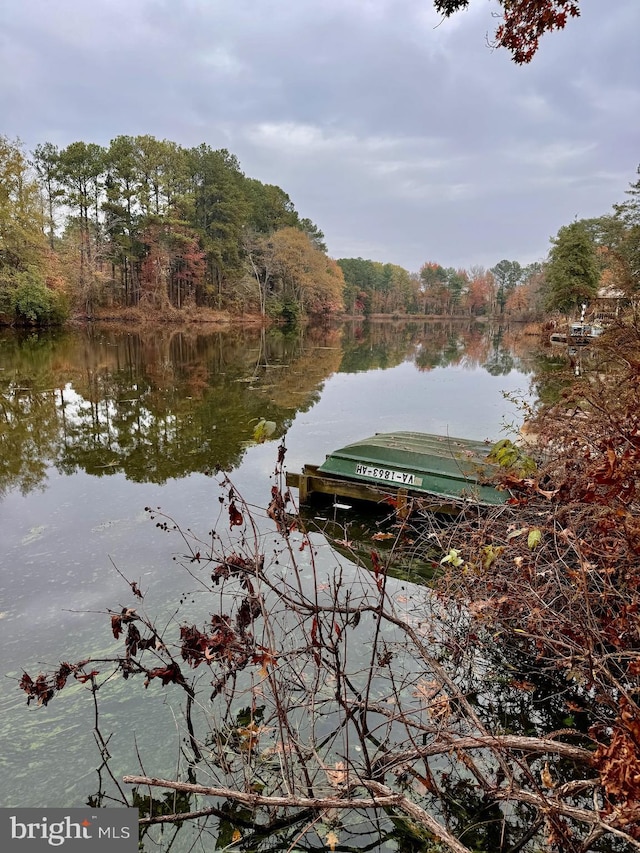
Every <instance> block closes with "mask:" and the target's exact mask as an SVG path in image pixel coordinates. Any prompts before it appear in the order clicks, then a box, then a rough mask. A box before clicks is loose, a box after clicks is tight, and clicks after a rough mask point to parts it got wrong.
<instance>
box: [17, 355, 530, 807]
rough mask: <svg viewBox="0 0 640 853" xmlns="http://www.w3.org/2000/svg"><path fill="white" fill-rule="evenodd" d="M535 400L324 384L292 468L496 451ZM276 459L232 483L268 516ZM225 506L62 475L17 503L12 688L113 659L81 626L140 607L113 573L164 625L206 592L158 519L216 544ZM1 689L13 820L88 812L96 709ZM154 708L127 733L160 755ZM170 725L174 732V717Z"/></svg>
mask: <svg viewBox="0 0 640 853" xmlns="http://www.w3.org/2000/svg"><path fill="white" fill-rule="evenodd" d="M527 387H528V379H527V377H526V376H525V375H524V374H522V373H520V372H517V371H512V372H511V373H508V374H506V375H499V376H493V375H491V374H489V373H488V372H487V371H486V370H484V369H479V368H475V369H473V370H464V369H463V368H460V367H447V368H436V369H433V370H431V371H419V370H418V369H417V368H416V366H415V365H414V364H413V363H412V362H409V361H406V362H403V363H401V364H400V365H398V366H396V367H393V368H391V369H388V370H371V371H368V372H367V371H362V372H359V373H336V374H333V375H332V376H331V377H329V378H328V379H327V380H326V381H325V382H324V385H323V388H322V391H321V394H320V399H319V402H317V403H316V404H315V405H313V406H312V407H311V408H310V409H309V410H308V411H307V412H301V413H299V414H298V415H297V416H296V417H295V418H294V420H293V423H292V426H291V428H290V430H289V433H288V435H287V439H286V443H287V446H288V453H287V464H288V467H289V469H290V470H298V469H299V468H300V467H301V466H302V464H304V463H305V462H315V463H320V462H322V461H323V459H324V457H325V455H326V454H327V453H329V452H330V451H331V450H332V449H334V448H335V447H338V446H341V445H343V444H346V443H348V442H350V441H355V440H357V439H360V438H363V437H365V436H367V435H370V434H373V433H374V432H388V431H393V430H417V431H423V432H433V433H441V434H449V435H452V436H458V437H463V438H479V439H484V438H490V439H493V440H496V439H498V438H500V437H501V436H502V434H503V433H502V428H503V426H504V422H505V421H506V422H508V423H509V422H513V421H519V420H520V417H519V414H518V412H517V411H516V410H515V408H514V406H513V405H512V404H510V403H508V402H507V401H505V399H504V397H503V392H509V393H516V394H517V393H518V392H525V391H526V389H527ZM64 393H65V399H66V401H67V403H68V406H67V416H68V417H69V418H70V419H71V418H72V419H73V420H74V421H77V420H78V419H79V409H80V408H81V407H82V406H83V402H82V400H81V398H79V397H78V395H77V394H75V393H73V392H72V391H71V390H70V389H66V390H65V392H64ZM275 456H276V444H275V443H273V442H272V443H268V444H264V445H261V446H256V447H252V448H250V449H249V450H248V451H247V453H246V454H245V456H244V458H243V461H242V464H241V466H240V468H239V469H237V470H236V471H235V472H233V473H232V475H231V477H232V480H233V481H234V483H235V484H236V486H237V488H238V490H239V491H240V492H241V494H242V495H243V496H244V498H245V499H246V500H247V501H249V502H251V503H255V504H257V505H259V506H265V505H266V503H267V502H268V500H269V490H270V486H271V482H270V480H269V475H270V473H271V472H272V471H273V467H274V464H275ZM217 497H218V489H217V486H216V482H215V480H213V479H211V478H208V477H206V476H204V475H201V474H193V475H191V476H188V477H185V478H182V479H173V480H169V481H168V482H167V483H165V484H164V485H162V486H159V485H155V484H152V483H134V482H131V481H128V480H127V479H126V478H125V477H124V475H122V474H119V473H118V474H113V475H108V476H102V477H93V476H89V475H87V474H86V473H83V472H79V473H76V474H74V475H73V476H65V475H61V474H59V473H58V472H57V471H56V470H55V469H53V470H50V471H49V476H48V479H47V482H46V484H45V486H44V489H43V490H42V491H33V492H31V493H29V494H28V495H26V496H22V495H20V494H19V493H17V492H12V493H9V494H7V495H5V497H4V498H3V499H2V501H1V502H0V521H1V523H2V527H3V547H2V574H1V575H0V598H1V601H0V611H1V613H2V618H0V642H1V644H2V650H3V656H2V674H3V675H6V674H7V673H12V674H14V675H15V674H17V673H19V671H20V669H21V667H22V666H24V667H25V668H28V669H29V670H32V671H37V670H38V667H39V665H40V662H43V666H44V667H45V668H52V667H55V666H56V665H57V664H58V662H59V661H61V660H74V659H78V658H79V657H81V656H82V655H83V654H85V653H86V652H87V651H88V650H89V649H91V650H94V649H96V648H97V649H104V650H107V649H108V648H109V647H111V646H112V645H113V640H112V638H110V632H109V625H108V620H107V619H106V618H105V617H104V616H101V615H99V613H98V614H91V613H89V614H87V613H73V612H70V611H99V612H101V613H104V612H105V610H106V608H108V607H111V608H119V607H120V606H124V605H126V606H129V605H131V604H132V603H133V604H135V602H132V596H131V594H130V591H129V590H128V588H127V586H126V584H125V583H124V581H123V580H122V579H121V578H120V577H119V576H118V575H117V573H116V571H115V570H114V568H113V565H112V562H111V561H113V563H115V565H117V566H118V568H119V569H120V570H121V571H122V572H123V573H124V574H125V575H126V576H127V577H128V578H129V579H131V580H136V581H137V582H138V583H139V584H140V586H141V587H142V588H143V589H148V590H150V595H149V601H148V606H149V608H150V610H151V611H152V612H154V611H156V610H166V608H167V607H168V605H169V603H170V602H172V601H175V599H176V597H177V596H179V595H180V594H181V593H182V592H183V591H185V590H189V589H193V588H194V586H195V584H194V582H193V581H192V580H191V579H189V578H188V577H187V576H186V575H185V574H184V573H182V572H181V571H180V570H179V568H178V567H177V565H176V563H175V562H173V561H172V556H173V554H174V553H181V552H182V549H181V548H180V544H179V541H178V540H177V539H176V538H175V537H168V536H167V535H166V534H163V533H161V532H159V531H158V530H157V529H156V527H155V525H154V523H153V522H152V521H151V520H150V519H149V518H148V517H147V514H146V513H145V512H144V507H145V506H147V505H150V506H152V507H156V506H161V507H162V508H163V509H164V510H165V511H166V512H168V513H169V514H171V515H174V516H175V518H176V519H177V520H178V521H180V522H181V523H182V524H184V525H185V526H191V527H193V529H194V530H195V531H196V532H199V533H200V534H202V535H206V533H207V531H208V530H209V529H210V528H211V526H212V525H213V524H214V523H215V519H216V516H217V514H218V512H219V503H218V500H217ZM223 524H225V526H226V521H225V520H223ZM202 602H203V603H204V599H202ZM0 684H1V687H0V712H1V715H2V723H0V734H1V738H2V741H3V744H4V747H5V748H4V750H3V751H4V759H3V762H4V766H3V772H2V780H3V781H2V782H0V806H18V805H20V806H28V805H34V806H37V805H56V806H65V805H68V806H71V805H81V804H82V802H84V797H85V796H86V794H87V793H89V792H90V791H91V786H92V785H93V784H94V778H93V776H92V770H91V768H93V767H94V766H95V765H96V752H95V748H94V745H93V737H92V734H91V709H90V707H89V703H88V701H86V697H84V694H83V692H82V690H81V689H80V688H78V687H74V688H73V690H72V691H69V692H68V694H65V692H63V693H62V694H61V695H60V697H58V698H57V699H56V700H54V702H53V703H52V705H51V706H50V707H49V708H44V709H35V710H34V709H29V711H27V708H26V704H25V702H24V698H23V694H22V693H21V692H20V691H19V690H18V689H17V687H16V684H15V682H14V681H12V680H9V679H7V678H3V679H2V681H0ZM152 695H153V691H152V690H151V688H150V690H149V691H144V690H143V689H142V687H141V685H134V686H133V690H131V692H130V693H127V692H125V691H123V692H122V695H121V701H122V702H123V703H124V705H122V708H124V707H126V709H127V710H126V716H127V719H126V723H125V729H126V730H127V731H128V730H133V729H136V728H137V730H138V732H139V736H140V737H141V738H142V739H143V740H144V739H145V738H149V737H151V742H150V743H151V744H152V742H153V737H152V735H150V732H151V731H152V729H153V726H150V725H149V721H148V719H149V718H148V714H149V708H150V705H151V704H152ZM81 699H84V701H80V700H81ZM155 704H157V703H155ZM112 710H114V709H113V708H112ZM70 711H71V713H70V714H69V712H70ZM119 713H121V710H120V712H119ZM154 713H156V712H155V711H154ZM158 713H159V714H160V716H161V717H162V719H164V720H165V722H164V724H163V725H167V726H169V727H170V725H171V723H170V720H169V721H167V719H166V715H167V709H166V707H165V708H164V709H163V710H160V708H159V709H158ZM163 715H164V716H163ZM169 716H170V715H169ZM136 720H137V722H136ZM148 745H149V744H148ZM25 756H27V758H25ZM79 767H81V768H82V769H81V770H79V769H78V768H79ZM122 769H123V772H124V771H127V770H129V771H130V770H133V771H134V772H135V770H136V769H137V768H136V767H133V768H132V767H131V766H123V768H122ZM167 772H169V771H167ZM78 777H79V778H78ZM54 779H57V780H58V781H57V782H56V783H55V786H54V787H55V789H56V790H57V791H58V792H59V793H57V794H55V795H53V794H52V793H51V791H52V784H53V782H52V780H54Z"/></svg>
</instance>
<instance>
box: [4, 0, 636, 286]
mask: <svg viewBox="0 0 640 853" xmlns="http://www.w3.org/2000/svg"><path fill="white" fill-rule="evenodd" d="M582 5H583V17H582V18H581V19H579V20H577V21H572V22H570V24H569V25H568V27H567V29H566V30H565V31H564V32H561V33H555V34H552V35H550V36H547V37H546V38H545V39H544V41H543V44H542V48H541V50H540V53H539V55H538V57H537V58H536V59H534V62H533V63H532V64H531V65H530V66H527V67H524V68H518V67H516V66H515V65H514V64H513V63H512V62H511V61H510V60H509V58H508V56H506V55H503V54H502V53H501V52H500V51H491V50H490V49H488V47H487V46H486V43H485V35H486V34H487V32H488V33H489V35H490V34H491V32H492V29H493V27H494V26H495V20H494V19H493V18H492V16H491V12H492V11H493V10H495V8H496V4H495V2H494V0H492V2H488V0H474V2H472V5H471V9H470V10H469V11H468V12H467V13H462V14H460V15H458V16H457V17H456V18H455V19H451V20H450V21H445V22H443V23H440V22H439V19H438V17H437V16H436V15H435V13H434V12H433V7H432V3H431V0H323V2H320V1H319V0H304V2H303V0H297V2H292V0H289V1H288V2H286V0H233V2H228V0H91V2H90V3H88V2H86V0H56V2H55V3H51V2H50V0H5V2H4V3H3V5H2V9H1V10H0V115H1V116H2V122H1V125H0V132H3V133H5V134H6V135H8V136H10V137H15V136H19V137H20V138H22V139H23V140H24V142H25V144H26V145H27V147H29V148H31V147H33V146H35V145H36V144H38V143H39V142H44V141H51V142H54V143H56V144H59V145H67V144H68V143H69V142H71V141H73V140H75V139H84V140H86V141H95V142H99V143H101V144H108V142H109V140H110V139H111V138H113V137H114V136H116V135H118V134H121V133H131V134H138V133H150V134H153V135H155V136H158V137H160V138H168V139H173V140H175V141H176V142H178V143H180V144H182V145H195V144H199V143H200V142H207V143H209V144H210V145H212V146H213V147H226V148H229V149H230V150H231V151H232V152H233V153H235V154H237V155H238V157H239V159H240V161H241V164H242V167H243V169H244V171H245V172H246V173H247V174H248V175H250V176H252V177H256V178H259V179H260V180H263V181H266V182H269V183H276V184H279V185H280V186H281V187H283V189H285V190H286V191H287V192H288V193H289V194H290V196H291V197H292V199H293V201H294V203H295V204H296V207H297V209H298V210H299V211H300V213H301V215H303V216H309V217H310V218H312V219H313V220H314V221H316V222H317V223H318V225H319V226H320V227H321V228H322V229H323V230H324V232H325V234H326V236H327V240H328V244H329V250H330V252H331V254H333V255H334V256H336V257H341V256H355V255H362V256H364V257H371V258H374V259H377V260H382V261H392V262H394V263H399V264H401V265H403V266H405V267H407V268H408V269H410V270H417V269H418V268H419V266H420V265H421V263H422V262H423V261H425V260H435V261H439V262H440V263H443V264H445V265H453V266H470V265H472V264H484V265H487V266H492V265H493V264H495V263H496V262H497V261H498V260H500V259H501V258H503V257H507V258H512V259H517V260H520V261H521V262H522V263H526V262H529V261H532V260H536V259H538V258H541V257H543V256H544V255H545V254H546V252H547V249H548V239H549V237H550V236H552V235H554V234H555V233H556V232H557V230H558V228H559V227H560V226H561V225H563V224H566V223H567V222H569V221H571V220H572V219H573V218H574V216H578V217H587V216H597V215H600V214H602V213H607V212H609V210H610V208H611V205H612V204H613V203H614V202H616V201H620V200H622V198H623V197H624V191H625V189H626V188H627V186H628V184H629V182H630V181H631V180H633V178H634V174H635V169H636V166H637V164H638V162H639V161H640V144H639V143H640V134H639V132H638V128H637V121H636V118H635V117H636V116H637V115H638V114H639V107H640V81H639V79H638V70H639V67H638V62H637V52H636V41H637V33H638V31H640V4H638V1H637V0H618V2H616V3H615V4H613V3H611V2H610V0H591V2H589V3H586V2H585V3H583V4H582Z"/></svg>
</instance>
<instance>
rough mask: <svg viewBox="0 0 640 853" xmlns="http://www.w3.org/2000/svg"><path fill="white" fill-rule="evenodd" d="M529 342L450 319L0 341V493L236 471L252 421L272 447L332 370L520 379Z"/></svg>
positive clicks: (111, 331)
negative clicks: (84, 478)
mask: <svg viewBox="0 0 640 853" xmlns="http://www.w3.org/2000/svg"><path fill="white" fill-rule="evenodd" d="M534 343H535V342H533V343H532V342H531V341H527V340H526V339H519V338H518V336H517V335H515V334H513V333H512V332H509V331H504V330H502V329H494V328H485V327H483V326H479V325H469V326H461V324H460V323H459V322H442V323H404V324H393V323H384V324H371V325H365V324H362V323H350V324H346V325H345V326H344V327H342V328H321V329H307V330H304V331H299V332H296V333H290V334H284V333H283V332H281V331H279V330H269V331H266V330H225V331H217V332H208V331H207V332H202V331H199V330H193V329H189V330H183V329H181V330H176V329H170V328H162V327H160V328H153V329H151V330H149V331H145V330H135V331H132V330H127V329H115V328H112V327H110V328H99V327H91V328H89V329H82V330H77V331H69V332H65V333H63V334H60V335H53V334H42V335H31V336H28V337H20V336H18V335H15V334H13V333H12V332H10V331H4V332H3V333H2V335H1V336H0V355H1V362H2V371H1V372H0V406H1V407H2V417H1V421H0V441H1V444H2V455H1V457H0V494H3V493H6V492H7V491H8V490H13V489H19V490H20V491H21V492H22V493H23V494H26V493H28V492H29V491H31V490H33V489H35V488H37V487H42V486H43V484H44V483H45V481H46V477H47V470H48V468H49V467H50V466H53V467H55V468H56V469H57V470H58V471H59V472H60V473H63V474H67V475H69V474H73V473H75V472H78V471H84V472H86V473H87V474H90V475H92V476H105V475H113V474H115V473H122V474H124V475H125V476H126V478H127V479H128V480H131V481H133V482H138V483H144V482H151V483H158V484H161V483H164V482H166V481H167V480H169V479H171V478H181V477H185V476H187V475H188V474H190V473H193V472H197V471H205V470H207V469H210V468H214V469H215V468H218V469H222V470H225V471H229V470H232V469H233V468H236V467H238V465H239V464H240V462H241V460H242V458H243V455H244V453H245V451H246V447H247V445H248V444H250V443H251V440H252V433H253V426H254V425H255V423H256V422H257V421H258V419H260V418H266V419H267V420H271V421H274V422H275V423H276V425H277V430H276V433H275V435H274V437H275V438H277V437H279V436H281V435H282V434H283V433H284V432H286V430H287V429H288V427H289V426H290V424H291V422H292V420H293V419H294V417H295V416H296V414H297V413H299V412H305V411H307V410H309V409H310V408H311V407H312V406H313V405H314V404H315V403H317V401H318V400H319V397H320V392H321V390H322V387H323V384H324V382H325V380H326V379H327V378H328V377H330V376H331V375H333V374H335V373H357V372H366V371H371V370H374V369H389V368H391V367H394V366H397V365H399V364H401V363H403V362H407V361H410V362H413V363H414V364H415V366H416V368H418V370H420V371H431V370H434V369H435V368H442V367H451V366H456V367H461V368H464V369H477V368H479V367H481V368H482V369H484V370H485V371H487V372H488V373H489V374H491V375H493V376H500V375H506V374H508V373H509V372H511V371H513V370H519V371H521V372H527V371H528V370H529V369H530V367H529V365H530V364H531V361H532V357H533V356H532V351H533V346H534Z"/></svg>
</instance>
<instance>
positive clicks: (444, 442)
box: [287, 432, 509, 509]
mask: <svg viewBox="0 0 640 853" xmlns="http://www.w3.org/2000/svg"><path fill="white" fill-rule="evenodd" d="M490 450H491V445H490V444H487V443H485V442H481V441H473V440H470V439H465V438H452V437H451V436H442V435H429V434H427V433H421V432H390V433H378V434H376V435H374V436H371V437H370V438H364V439H362V440H361V441H356V442H354V443H353V444H348V445H346V446H345V447H341V448H340V449H339V450H335V451H334V452H333V453H331V454H329V456H327V458H326V460H325V461H324V462H323V463H322V464H321V465H319V466H315V465H305V467H304V469H303V471H302V473H301V474H299V475H288V476H287V484H288V485H292V486H296V487H297V488H298V489H299V490H300V503H301V504H303V503H306V502H307V500H308V497H309V496H310V495H312V494H314V493H321V494H329V495H335V496H336V497H348V498H353V499H356V500H365V501H376V502H381V501H387V502H390V503H396V504H397V506H398V508H399V509H402V508H404V507H406V506H407V504H408V502H409V501H410V499H411V498H414V497H422V498H424V499H426V500H425V501H424V503H426V504H431V505H432V508H433V509H439V508H442V509H444V508H449V505H451V508H452V509H455V508H456V507H458V508H459V506H460V504H461V503H476V504H480V505H484V506H499V505H501V504H503V503H505V501H506V500H507V499H508V497H509V494H508V492H504V491H499V490H498V489H496V488H495V486H494V485H492V483H491V481H492V480H493V479H494V477H495V475H496V473H497V471H498V466H497V465H496V464H495V463H493V462H490V461H489V459H488V458H487V457H488V455H489V452H490Z"/></svg>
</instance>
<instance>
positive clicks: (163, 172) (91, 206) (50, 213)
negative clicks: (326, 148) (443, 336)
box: [0, 135, 343, 321]
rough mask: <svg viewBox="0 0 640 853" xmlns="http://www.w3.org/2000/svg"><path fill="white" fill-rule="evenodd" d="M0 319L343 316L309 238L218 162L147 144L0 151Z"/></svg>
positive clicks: (306, 228)
mask: <svg viewBox="0 0 640 853" xmlns="http://www.w3.org/2000/svg"><path fill="white" fill-rule="evenodd" d="M0 187H1V189H0V314H2V315H4V316H5V317H9V318H18V319H19V318H20V317H22V318H23V319H26V320H31V321H39V320H43V319H55V318H56V317H57V316H59V315H61V314H62V313H64V310H65V302H69V301H71V303H73V306H74V307H75V308H76V309H77V308H78V307H81V308H82V310H83V312H84V313H85V314H86V315H87V316H89V317H91V316H93V315H94V313H95V312H96V311H97V310H98V309H105V308H107V309H108V308H123V307H124V308H130V307H135V306H148V307H149V308H150V309H151V310H153V311H154V312H155V311H158V310H161V309H163V308H166V307H170V308H176V309H182V308H185V307H189V306H193V307H195V308H214V309H225V310H229V311H232V312H234V313H242V312H246V311H260V312H261V313H263V314H266V313H271V314H274V315H279V314H285V315H296V314H302V313H305V314H314V313H325V312H327V311H336V310H341V308H342V288H343V281H342V273H341V271H340V269H339V268H338V266H337V265H336V263H335V262H334V261H332V260H331V259H330V258H328V256H327V254H326V246H325V244H324V235H323V234H322V232H321V231H320V229H319V228H318V227H317V226H316V225H315V224H314V223H313V222H312V221H311V220H310V219H307V218H303V217H301V216H300V215H299V214H298V212H297V211H296V209H295V207H294V204H293V202H292V201H291V199H290V197H289V196H288V194H287V193H286V192H285V191H284V190H282V189H281V188H280V187H278V186H274V185H271V184H264V183H262V182H261V181H258V180H256V179H253V178H249V177H247V176H246V175H245V174H244V173H243V172H242V170H241V168H240V164H239V162H238V159H237V157H236V156H235V155H233V154H231V153H230V152H229V151H227V150H225V149H219V150H214V149H212V148H211V147H210V146H209V145H206V144H202V145H199V146H197V147H195V148H184V147H182V146H180V145H178V144H176V143H174V142H171V141H168V140H159V139H156V138H155V137H153V136H146V135H145V136H135V137H133V136H118V137H116V138H115V139H113V140H112V141H111V143H110V144H109V146H108V147H103V146H100V145H97V144H95V143H86V142H73V143H71V144H70V145H68V146H67V147H66V148H62V149H60V148H58V147H57V146H55V145H53V144H51V143H48V142H47V143H44V144H42V145H38V146H37V147H36V149H35V150H34V152H33V153H32V155H31V159H29V158H28V157H27V155H26V154H25V152H24V150H23V147H22V146H21V145H20V143H19V142H13V141H10V140H8V139H7V138H4V137H0Z"/></svg>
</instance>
